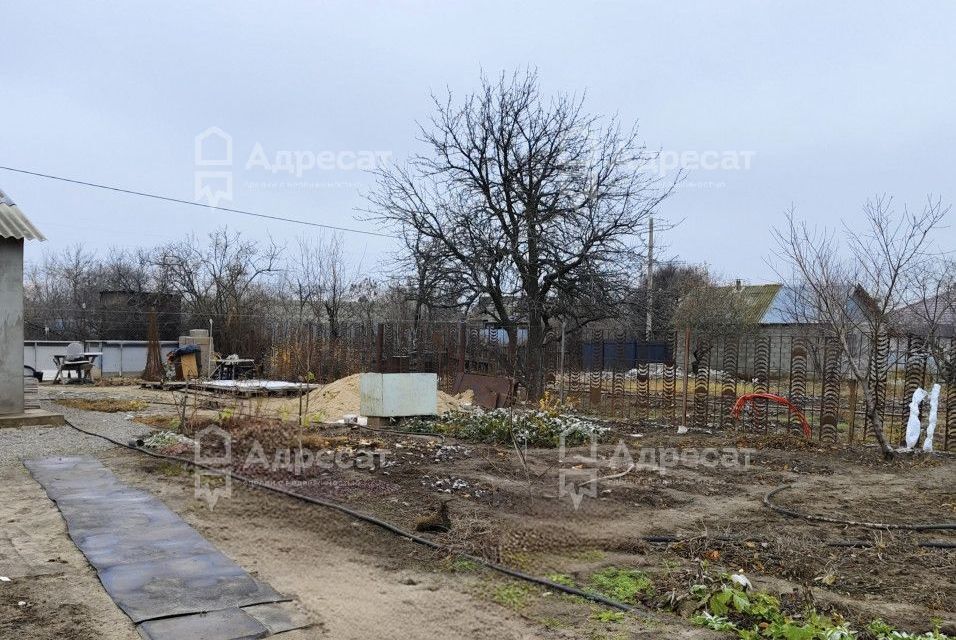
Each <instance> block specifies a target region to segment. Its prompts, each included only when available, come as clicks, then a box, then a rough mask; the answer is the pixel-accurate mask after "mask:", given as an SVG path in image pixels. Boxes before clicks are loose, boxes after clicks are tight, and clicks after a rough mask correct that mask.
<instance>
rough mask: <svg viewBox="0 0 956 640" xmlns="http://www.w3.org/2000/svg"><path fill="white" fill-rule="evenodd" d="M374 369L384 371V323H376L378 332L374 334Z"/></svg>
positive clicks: (379, 371)
mask: <svg viewBox="0 0 956 640" xmlns="http://www.w3.org/2000/svg"><path fill="white" fill-rule="evenodd" d="M375 370H376V371H377V372H378V373H385V323H384V322H379V323H378V333H377V335H376V336H375Z"/></svg>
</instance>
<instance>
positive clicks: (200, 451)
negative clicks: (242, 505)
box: [193, 426, 232, 509]
mask: <svg viewBox="0 0 956 640" xmlns="http://www.w3.org/2000/svg"><path fill="white" fill-rule="evenodd" d="M193 461H194V462H195V463H196V464H199V465H204V466H203V467H196V470H195V471H194V472H193V478H194V482H195V486H194V490H193V496H194V497H195V498H196V499H197V500H202V501H204V502H205V503H206V505H207V506H208V507H209V508H210V509H214V508H215V507H216V503H217V502H219V500H220V498H231V497H232V476H231V475H230V473H229V470H230V467H231V465H232V437H231V436H230V435H229V434H228V433H227V432H226V431H223V430H222V429H220V428H219V427H217V426H209V427H206V428H205V429H202V430H200V431H198V432H197V433H196V444H195V446H194V448H193Z"/></svg>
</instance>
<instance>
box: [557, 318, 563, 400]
mask: <svg viewBox="0 0 956 640" xmlns="http://www.w3.org/2000/svg"><path fill="white" fill-rule="evenodd" d="M558 398H560V399H561V404H564V320H562V321H561V354H560V356H559V357H558Z"/></svg>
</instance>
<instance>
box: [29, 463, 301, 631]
mask: <svg viewBox="0 0 956 640" xmlns="http://www.w3.org/2000/svg"><path fill="white" fill-rule="evenodd" d="M24 464H25V465H26V467H27V468H28V469H29V470H30V473H31V474H32V475H33V477H34V478H35V479H36V480H37V482H39V483H40V484H41V485H42V486H43V488H44V489H45V490H46V493H47V495H48V496H50V498H51V499H52V500H53V501H54V502H56V505H57V507H59V509H60V512H61V513H62V514H63V518H64V520H66V525H67V529H68V530H69V534H70V537H71V538H72V539H73V541H74V542H75V543H76V546H77V547H79V548H80V551H82V552H83V553H84V555H86V557H87V559H88V560H89V561H90V564H92V565H93V567H94V568H95V569H96V571H97V573H98V574H99V578H100V581H101V582H102V583H103V586H104V587H105V588H106V591H107V593H109V594H110V596H111V597H112V598H113V600H114V601H115V602H116V604H117V605H118V606H119V607H120V609H122V610H123V611H124V612H125V613H126V615H128V616H129V617H130V618H131V619H132V620H133V621H134V622H136V623H142V622H146V621H149V620H156V619H158V618H163V619H164V620H162V621H159V620H156V622H155V623H154V624H150V625H149V626H150V627H152V628H153V631H150V632H149V633H150V635H147V636H146V637H148V638H151V639H152V638H164V639H165V638H170V639H172V638H177V639H178V638H206V637H207V635H208V634H207V635H203V634H202V633H199V632H198V631H201V630H202V629H204V628H206V627H210V625H214V623H215V621H216V620H220V619H221V620H222V621H224V622H223V625H225V626H223V627H222V628H223V629H224V633H227V635H208V637H209V638H215V639H219V638H224V639H225V638H257V637H261V636H259V635H248V634H247V631H246V629H261V630H262V631H264V632H265V633H263V635H268V629H266V627H265V625H264V624H263V623H261V622H259V621H257V620H256V619H255V618H252V617H251V616H249V615H248V614H246V613H245V612H242V611H240V610H239V609H238V608H239V607H243V606H248V605H255V604H265V603H274V602H282V601H288V600H289V598H287V597H284V596H282V595H280V594H279V593H277V592H276V591H274V590H273V589H272V588H271V587H269V586H268V585H266V584H263V583H261V582H259V581H257V580H255V579H254V578H253V577H252V576H250V575H249V574H248V573H246V571H245V570H243V569H242V567H240V566H239V565H237V564H236V563H234V562H233V561H232V560H230V559H229V558H227V557H226V556H225V555H223V554H222V553H221V552H220V551H219V550H217V549H216V548H215V547H214V546H213V545H212V544H210V543H209V542H208V541H207V540H206V539H205V538H203V537H202V536H201V535H199V533H197V532H196V530H195V529H193V528H192V527H190V526H189V525H187V524H186V523H185V522H183V521H182V519H180V517H179V516H178V515H176V514H175V513H173V512H172V511H171V510H170V509H169V508H168V507H166V505H164V504H163V503H162V502H160V501H159V500H157V499H156V498H154V497H153V496H152V495H150V494H148V493H146V492H144V491H140V490H138V489H133V488H130V487H127V486H126V485H124V484H122V483H121V482H119V480H117V478H116V477H115V476H114V475H113V474H112V473H111V472H110V471H109V470H107V469H106V468H104V467H103V465H101V464H100V463H99V462H98V461H96V460H93V459H90V458H47V459H44V460H30V461H27V462H25V463H24ZM237 611H238V613H237ZM205 612H211V613H208V615H206V616H195V615H190V614H198V613H205ZM173 616H181V617H179V618H173ZM249 620H252V623H255V624H252V623H250V622H249ZM160 622H162V624H160ZM190 624H195V625H198V626H197V627H196V629H197V633H195V634H193V633H191V632H187V631H183V629H186V630H188V629H191V628H192V627H189V626H188V625H190ZM182 625H186V626H185V627H183V626H182ZM256 625H258V627H257V626H256ZM143 626H144V627H145V625H143ZM233 627H234V628H235V629H236V630H237V631H236V632H235V633H236V634H238V635H228V633H232V631H229V629H232V628H233ZM166 628H171V629H173V631H172V632H169V633H166V632H165V631H164V629H166ZM141 632H143V633H145V631H141ZM242 634H246V635H242Z"/></svg>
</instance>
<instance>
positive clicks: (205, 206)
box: [0, 166, 393, 238]
mask: <svg viewBox="0 0 956 640" xmlns="http://www.w3.org/2000/svg"><path fill="white" fill-rule="evenodd" d="M0 169H3V170H4V171H12V172H14V173H22V174H25V175H28V176H35V177H38V178H47V179H48V180H58V181H60V182H69V183H71V184H78V185H82V186H84V187H93V188H95V189H105V190H107V191H116V192H118V193H125V194H128V195H133V196H141V197H144V198H153V199H154V200H163V201H165V202H175V203H176V204H186V205H189V206H192V207H201V208H203V209H216V210H217V211H226V212H229V213H238V214H240V215H244V216H251V217H253V218H265V219H267V220H278V221H280V222H291V223H293V224H301V225H306V226H309V227H320V228H322V229H331V230H333V231H345V232H348V233H360V234H362V235H366V236H376V237H379V238H391V237H393V236H391V235H389V234H387V233H378V232H376V231H365V230H364V229H353V228H351V227H339V226H336V225H332V224H321V223H318V222H309V221H307V220H297V219H295V218H285V217H283V216H275V215H270V214H267V213H256V212H254V211H244V210H242V209H232V208H230V207H218V206H215V205H211V204H203V203H201V202H193V201H191V200H182V199H180V198H173V197H170V196H163V195H159V194H156V193H146V192H145V191H134V190H132V189H123V188H122V187H113V186H110V185H106V184H97V183H95V182H86V181H85V180H74V179H73V178H64V177H62V176H54V175H50V174H48V173H39V172H36V171H27V170H26V169H16V168H14V167H4V166H0Z"/></svg>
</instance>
